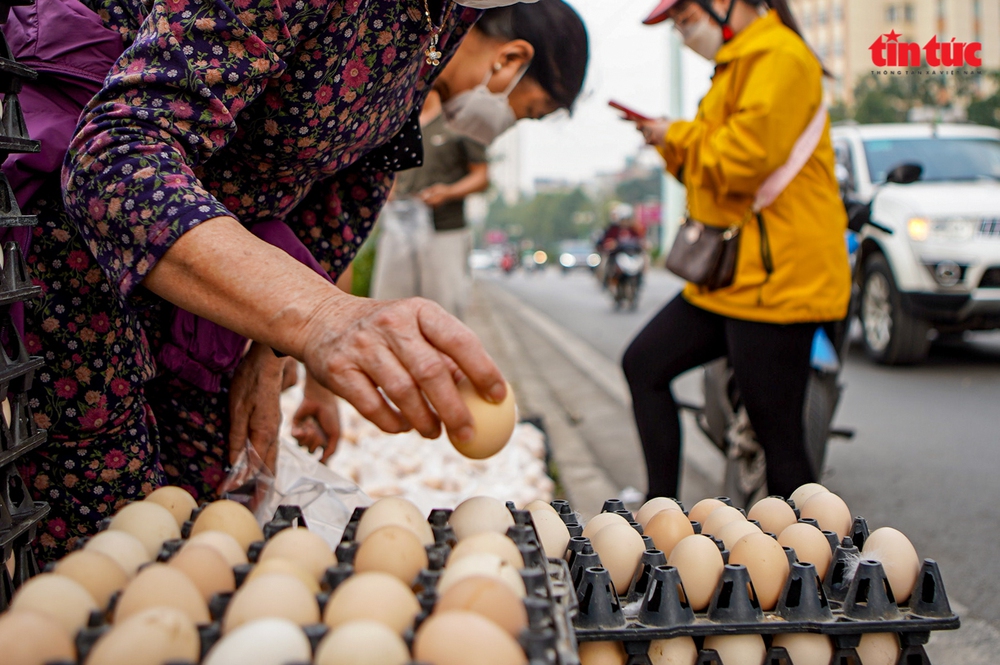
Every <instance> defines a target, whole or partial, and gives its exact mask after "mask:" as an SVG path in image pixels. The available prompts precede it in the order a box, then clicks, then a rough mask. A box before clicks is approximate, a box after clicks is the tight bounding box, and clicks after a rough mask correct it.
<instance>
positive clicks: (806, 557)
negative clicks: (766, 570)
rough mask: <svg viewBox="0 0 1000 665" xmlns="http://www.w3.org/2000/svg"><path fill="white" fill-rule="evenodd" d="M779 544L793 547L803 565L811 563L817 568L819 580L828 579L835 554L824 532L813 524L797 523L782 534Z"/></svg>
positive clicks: (779, 537)
mask: <svg viewBox="0 0 1000 665" xmlns="http://www.w3.org/2000/svg"><path fill="white" fill-rule="evenodd" d="M778 544H779V545H781V546H782V547H791V548H792V549H793V550H795V557H796V558H797V559H798V560H799V561H800V562H801V563H811V564H812V565H814V566H816V574H817V575H819V578H820V579H821V580H823V579H826V571H827V570H829V569H830V561H831V560H832V559H833V552H831V551H830V541H828V540H827V539H826V536H824V535H823V532H822V531H820V530H819V529H817V528H816V527H814V526H813V525H812V524H805V523H804V522H797V523H795V524H792V525H789V526H788V528H786V529H785V530H784V531H782V532H781V535H779V536H778Z"/></svg>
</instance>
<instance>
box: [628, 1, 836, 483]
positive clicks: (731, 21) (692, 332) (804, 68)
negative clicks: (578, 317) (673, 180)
mask: <svg viewBox="0 0 1000 665" xmlns="http://www.w3.org/2000/svg"><path fill="white" fill-rule="evenodd" d="M666 19H671V20H673V22H674V27H675V29H677V30H678V31H679V32H680V33H681V35H682V37H683V38H684V42H685V44H686V45H687V46H688V47H689V48H691V49H692V50H694V51H696V52H697V53H699V54H700V55H702V56H703V57H705V58H707V59H710V60H714V61H715V63H716V69H715V75H714V77H713V79H712V87H711V89H710V90H709V91H708V94H706V95H705V97H704V99H702V101H701V104H700V106H699V108H698V114H697V116H696V117H695V119H694V120H692V121H670V120H667V119H661V120H652V121H646V122H639V123H638V126H639V129H640V130H641V131H642V132H643V134H644V136H645V137H646V140H647V142H649V143H650V144H652V145H655V146H656V147H657V148H658V149H659V150H660V152H661V154H662V155H663V157H664V159H665V161H666V165H667V169H668V170H669V171H670V173H672V174H673V175H674V176H676V177H677V178H678V179H679V180H680V181H681V182H682V183H684V186H685V188H686V190H687V200H688V212H689V215H690V216H691V217H692V218H693V219H696V220H698V221H700V222H702V223H704V224H707V225H712V226H718V227H728V226H731V225H734V224H736V225H742V232H741V235H742V239H741V241H740V248H739V255H738V258H737V265H736V272H735V278H734V281H733V283H732V284H731V285H730V286H728V287H725V288H721V289H718V290H707V289H705V288H704V287H698V286H696V285H694V284H688V285H687V286H686V288H685V289H684V291H683V293H681V294H680V295H679V296H678V297H677V298H676V299H674V300H673V301H671V302H670V303H669V304H667V306H666V307H664V309H663V310H662V311H661V312H660V313H659V314H657V315H656V317H655V318H653V320H652V321H651V322H650V323H649V324H648V325H647V326H646V328H645V329H643V331H642V332H640V333H639V335H638V336H637V337H636V339H635V340H633V342H632V343H631V345H630V346H629V348H628V350H627V351H626V352H625V357H624V359H623V367H624V370H625V375H626V377H627V379H628V382H629V387H630V389H631V391H632V401H633V409H634V411H635V417H636V422H637V425H638V429H639V434H640V437H641V439H642V444H643V449H644V452H645V457H646V465H647V469H648V475H649V489H648V494H649V496H676V495H677V486H678V481H679V471H680V453H681V431H680V421H679V418H678V413H677V405H676V403H675V402H674V399H673V396H672V394H671V390H670V384H671V382H672V381H673V379H674V378H675V377H676V376H678V375H679V374H681V373H683V372H685V371H687V370H689V369H692V368H694V367H696V366H698V365H702V364H705V363H707V362H709V361H711V360H714V359H716V358H720V357H722V356H727V355H728V356H729V359H730V362H731V363H732V366H733V371H734V373H735V376H736V381H737V383H738V385H739V387H740V392H741V395H742V397H743V401H744V403H745V405H746V409H747V414H748V415H749V417H750V420H751V423H752V424H753V427H754V431H755V432H756V434H757V439H758V441H759V442H760V444H761V445H762V446H763V448H764V451H765V455H766V457H767V483H768V488H769V490H770V491H771V492H772V493H775V494H781V495H784V496H788V495H789V494H791V492H792V490H794V489H795V488H796V487H798V486H799V485H801V484H803V483H806V482H811V481H814V480H816V479H815V478H814V477H813V473H812V471H811V468H810V465H809V462H808V459H807V456H806V450H805V443H804V431H803V420H802V414H803V404H804V402H805V392H806V383H807V381H808V377H809V371H810V351H811V347H812V339H813V335H814V333H815V332H816V328H817V326H819V325H823V324H826V323H831V322H834V321H838V320H841V319H843V318H844V317H845V316H846V314H847V304H848V299H849V296H850V271H849V268H848V259H847V250H846V246H845V241H844V231H845V229H846V226H847V218H846V213H845V211H844V207H843V205H842V204H841V201H840V198H839V191H838V187H837V181H836V178H835V176H834V156H833V148H832V145H831V142H830V135H829V127H828V126H824V127H823V131H822V135H821V137H820V139H819V143H818V144H817V146H816V148H815V150H814V151H813V153H812V155H811V156H810V157H809V159H808V161H807V162H806V164H805V165H804V166H803V167H802V169H801V171H799V172H798V174H797V175H796V176H795V177H794V178H793V179H792V180H791V182H790V183H789V184H788V185H787V187H786V188H785V189H784V190H783V191H782V192H781V193H780V194H779V195H778V196H777V198H776V199H775V200H774V201H773V202H772V203H771V204H770V205H768V206H767V207H765V208H764V209H763V210H761V214H760V216H759V218H758V217H754V216H751V215H749V214H748V213H749V211H750V210H751V208H752V206H753V204H754V200H755V195H756V194H757V191H758V188H760V186H761V184H762V183H763V182H764V181H765V180H766V179H767V177H768V176H769V175H770V174H771V173H772V172H774V171H775V170H776V169H778V168H779V167H780V166H782V165H783V164H785V163H786V162H787V161H788V159H789V156H790V154H791V152H792V148H793V146H794V145H795V143H796V141H797V140H798V139H799V137H800V136H801V135H802V134H803V133H804V131H805V129H806V127H807V126H809V124H810V122H811V121H812V120H813V118H814V117H815V116H816V115H817V112H819V111H820V107H821V104H822V97H823V88H822V79H823V74H824V72H823V67H822V65H821V64H820V62H819V60H818V59H817V58H816V56H815V55H814V54H813V52H812V51H811V50H810V49H809V47H808V46H807V45H806V44H805V42H804V41H803V39H802V38H801V36H800V35H799V31H798V28H797V26H796V24H795V21H794V19H793V18H792V15H791V12H790V11H789V9H788V6H787V4H786V1H785V0H758V2H754V1H753V0H663V2H661V3H660V6H659V7H657V9H656V10H655V11H654V12H653V14H652V15H651V16H650V17H649V18H648V19H646V23H658V22H660V21H662V20H666ZM758 220H759V221H758Z"/></svg>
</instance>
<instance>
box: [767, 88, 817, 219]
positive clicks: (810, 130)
mask: <svg viewBox="0 0 1000 665" xmlns="http://www.w3.org/2000/svg"><path fill="white" fill-rule="evenodd" d="M825 127H826V104H823V103H821V104H820V105H819V108H818V109H817V110H816V115H814V116H813V119H812V120H811V121H810V122H809V125H808V126H807V127H806V128H805V131H803V132H802V134H801V135H800V136H799V138H798V140H796V141H795V145H794V146H792V152H791V154H790V155H789V156H788V161H786V162H785V163H784V164H782V165H781V166H779V167H778V168H777V169H776V170H775V171H774V172H773V173H772V174H771V175H769V176H768V177H767V179H766V180H764V182H763V183H762V184H761V186H760V187H759V188H758V189H757V196H756V197H755V199H754V202H753V211H754V212H755V213H758V212H760V211H761V210H763V209H764V208H766V207H767V206H769V205H771V204H772V203H774V200H775V199H776V198H778V196H779V195H780V194H781V193H782V192H783V191H785V188H786V187H788V184H789V183H790V182H791V181H792V180H794V179H795V176H797V175H798V174H799V171H801V170H802V167H803V166H805V165H806V162H808V161H809V158H810V157H811V156H812V154H813V152H815V151H816V146H818V145H819V140H820V139H821V138H822V137H823V129H824V128H825Z"/></svg>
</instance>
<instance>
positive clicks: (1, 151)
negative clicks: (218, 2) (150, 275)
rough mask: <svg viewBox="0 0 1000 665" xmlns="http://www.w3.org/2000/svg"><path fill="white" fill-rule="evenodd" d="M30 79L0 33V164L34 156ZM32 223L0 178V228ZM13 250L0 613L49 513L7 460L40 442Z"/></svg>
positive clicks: (6, 338) (4, 321)
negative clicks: (27, 92) (16, 307)
mask: <svg viewBox="0 0 1000 665" xmlns="http://www.w3.org/2000/svg"><path fill="white" fill-rule="evenodd" d="M25 4H32V1H31V0H4V1H3V2H0V23H6V22H7V17H8V15H9V13H10V8H11V7H12V6H15V5H25ZM37 76H38V74H37V73H36V72H35V71H34V70H32V69H31V68H29V67H25V66H24V65H21V64H19V63H17V62H15V61H14V59H13V58H12V57H11V53H10V47H9V46H8V45H7V41H6V39H5V38H4V35H3V33H2V32H0V94H2V95H3V102H2V104H3V109H2V111H3V115H2V117H0V162H2V161H4V160H5V159H6V158H7V156H8V155H9V154H11V153H20V152H38V150H39V143H38V141H33V140H31V137H29V136H28V131H27V127H26V125H25V122H24V114H23V113H22V112H21V105H20V102H19V101H18V98H17V96H18V93H20V92H21V88H22V85H23V83H24V81H26V80H31V79H34V78H36V77H37ZM36 222H37V219H36V218H35V217H34V216H32V215H22V214H21V209H20V207H18V205H17V201H16V200H15V198H14V191H13V189H12V188H11V186H10V183H9V182H8V181H7V178H6V177H5V176H4V175H3V174H0V229H2V228H3V227H11V226H32V225H34V224H35V223H36ZM21 249H22V248H21V247H19V246H18V244H17V243H15V242H7V243H4V245H3V247H2V250H0V251H2V253H3V268H2V269H0V401H2V400H3V399H5V398H9V399H10V407H11V422H10V424H9V425H8V424H7V423H6V422H5V421H4V420H3V419H2V418H0V482H2V483H3V485H2V487H0V612H2V611H4V610H5V609H7V607H8V606H9V604H10V600H11V597H12V596H13V594H14V591H15V590H16V589H17V588H18V587H19V586H21V585H22V584H24V582H26V581H27V580H28V579H30V578H31V577H32V576H34V575H37V574H38V572H39V571H38V563H37V561H36V559H35V554H34V551H33V549H32V546H31V543H32V541H33V540H34V539H35V536H36V532H37V528H38V523H39V521H41V520H42V519H43V518H44V517H45V515H47V514H48V511H49V507H48V505H47V504H45V503H42V502H35V501H32V500H31V497H30V495H29V493H28V488H27V486H26V485H25V484H24V481H23V480H22V478H21V477H20V475H19V474H18V473H17V469H16V468H15V466H14V463H15V461H16V460H17V459H18V458H20V457H21V456H22V455H24V454H25V453H27V452H29V451H30V450H32V449H34V448H37V447H38V446H40V445H41V444H42V443H43V442H44V441H45V431H44V430H39V429H38V428H37V427H36V426H35V422H34V419H33V418H32V415H31V410H30V409H29V407H28V398H27V391H28V388H29V387H30V386H31V380H32V378H33V376H34V372H35V370H36V369H37V368H38V367H40V366H41V364H42V360H41V359H40V358H33V357H29V356H28V354H27V352H26V351H25V348H24V344H23V343H22V341H21V339H20V336H19V335H18V332H17V330H16V328H15V327H14V325H13V321H12V318H11V307H10V306H11V305H13V304H15V303H19V302H23V301H25V300H27V299H29V298H34V297H35V296H37V295H38V294H39V293H40V292H41V289H40V288H38V287H36V286H33V285H32V283H31V279H30V278H29V277H28V272H27V268H26V266H25V263H24V257H23V255H22V253H21Z"/></svg>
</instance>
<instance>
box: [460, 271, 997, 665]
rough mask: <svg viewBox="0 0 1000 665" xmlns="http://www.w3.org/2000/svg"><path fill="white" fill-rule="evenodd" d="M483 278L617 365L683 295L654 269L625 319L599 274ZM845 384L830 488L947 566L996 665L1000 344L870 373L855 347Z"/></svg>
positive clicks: (969, 634)
mask: <svg viewBox="0 0 1000 665" xmlns="http://www.w3.org/2000/svg"><path fill="white" fill-rule="evenodd" d="M479 277H480V278H481V279H485V280H489V281H491V282H493V283H495V284H498V285H501V286H502V287H503V288H504V289H505V290H507V291H508V292H510V293H511V294H513V295H515V296H517V297H518V298H519V299H521V300H522V301H523V302H524V303H526V304H528V305H530V306H531V307H533V308H535V309H537V310H538V311H540V312H542V313H544V314H545V315H547V316H548V317H550V318H551V319H553V320H554V321H556V322H557V323H558V324H560V325H561V326H563V327H564V328H566V329H569V330H571V331H572V332H573V333H575V334H576V335H577V336H578V337H579V338H580V339H582V340H583V341H585V342H586V343H587V344H589V345H590V346H592V347H593V348H594V349H596V350H597V351H598V352H599V353H600V354H602V355H603V356H605V357H607V358H609V359H611V360H614V361H618V359H620V357H621V354H622V352H623V350H624V349H625V347H626V346H627V345H628V341H629V340H630V339H631V337H632V336H633V335H634V334H635V333H636V332H637V331H638V330H639V329H640V328H641V327H642V325H643V324H644V323H645V321H647V320H648V319H649V318H650V317H652V316H653V315H654V314H655V313H656V312H657V311H658V310H659V308H660V307H662V306H663V304H665V303H666V302H667V301H668V300H669V299H670V298H672V297H673V296H674V295H675V294H676V293H677V291H678V288H679V282H678V281H677V280H676V279H674V278H673V277H672V276H670V275H669V274H667V273H663V272H653V273H652V274H650V275H649V278H648V281H647V284H646V289H645V291H644V292H643V293H642V297H641V302H640V306H639V309H638V310H637V311H636V312H629V313H615V312H613V311H612V308H611V304H610V301H609V299H608V297H607V296H606V294H604V293H602V292H601V291H600V290H599V288H598V286H597V284H596V281H595V280H594V279H593V277H591V276H590V275H589V274H585V273H582V272H577V273H573V274H570V275H562V274H560V273H559V272H558V271H554V270H549V271H547V272H545V273H542V274H524V273H519V274H514V275H511V276H502V275H495V274H481V275H479ZM843 377H844V382H845V384H846V385H847V390H846V393H845V397H844V400H843V402H842V404H841V407H840V409H839V412H838V416H837V423H836V424H837V425H839V426H842V427H850V428H853V429H855V430H856V431H857V435H856V437H855V439H854V440H853V441H851V442H849V443H842V442H836V443H834V444H833V445H832V447H831V449H830V453H829V456H828V465H827V470H826V473H825V475H824V482H825V483H826V484H827V485H828V486H829V487H830V488H831V489H832V490H834V491H836V492H838V493H839V494H840V495H841V496H843V497H844V499H845V500H846V501H847V502H848V504H849V505H850V506H851V507H852V510H853V512H854V513H855V514H863V515H865V516H866V517H867V518H868V519H869V522H870V523H871V524H872V525H873V528H874V527H878V526H883V525H891V526H894V527H896V528H898V529H900V530H902V531H903V532H904V533H906V534H907V535H908V536H909V537H910V538H911V540H912V541H913V542H914V545H915V546H916V548H917V550H918V552H919V553H920V555H921V556H922V557H931V558H934V559H937V560H938V561H939V562H940V563H941V564H942V568H943V571H944V576H945V586H946V588H947V590H948V594H949V597H950V598H951V599H952V600H953V601H956V604H957V605H959V606H960V608H961V609H963V611H966V610H965V608H967V614H966V617H965V624H966V626H968V627H969V629H968V630H966V629H963V631H961V632H962V633H963V634H964V635H963V636H962V637H961V639H957V640H955V642H954V643H955V644H964V645H968V644H970V643H972V642H978V644H979V646H978V647H976V645H975V644H973V645H971V647H970V648H973V649H979V650H981V652H982V653H983V654H991V655H990V656H989V657H990V658H992V660H983V661H982V662H984V663H987V662H990V663H992V662H995V659H996V657H997V656H996V654H997V653H998V652H1000V563H998V561H997V558H996V557H997V552H1000V506H998V503H1000V478H998V476H1000V335H997V334H979V335H974V336H967V340H966V342H965V343H963V344H959V345H954V346H949V347H944V348H939V347H935V348H934V350H933V351H932V354H931V357H930V358H929V360H928V361H927V362H926V363H924V364H922V365H920V366H918V367H909V368H883V367H878V366H875V365H872V364H870V363H869V362H868V361H867V360H865V358H864V357H863V354H862V353H861V351H860V349H858V348H855V349H854V350H852V353H851V356H850V358H849V360H848V363H847V365H846V367H845V370H844V374H843ZM696 388H697V380H696V378H695V377H687V380H686V381H684V382H683V386H682V387H681V390H680V391H679V392H680V393H681V396H682V397H688V395H686V394H685V393H691V392H693V391H695V390H696ZM691 396H693V395H691ZM962 606H964V607H962ZM973 628H975V630H972V629H973ZM942 637H945V636H943V635H942ZM955 637H956V638H958V637H959V636H957V635H956V636H955ZM936 639H939V640H940V638H936ZM945 639H947V638H946V637H945ZM991 652H992V653H991ZM939 653H940V651H939ZM949 661H950V659H948V660H944V659H941V658H940V657H939V658H936V659H935V662H939V663H947V662H949ZM951 662H958V661H951ZM963 662H972V661H965V660H963ZM975 662H979V661H978V660H977V661H975Z"/></svg>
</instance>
